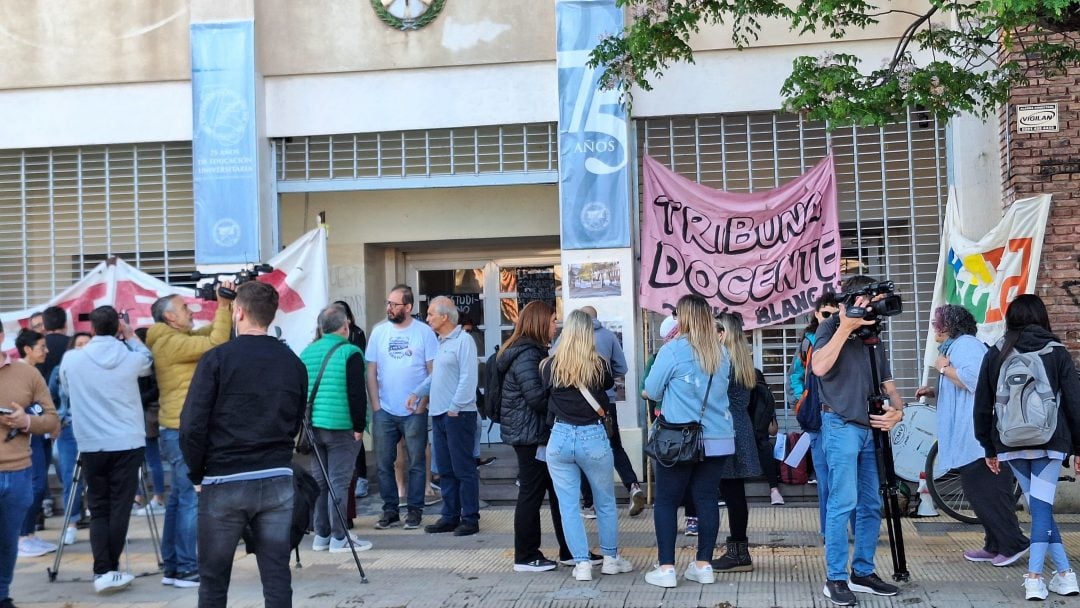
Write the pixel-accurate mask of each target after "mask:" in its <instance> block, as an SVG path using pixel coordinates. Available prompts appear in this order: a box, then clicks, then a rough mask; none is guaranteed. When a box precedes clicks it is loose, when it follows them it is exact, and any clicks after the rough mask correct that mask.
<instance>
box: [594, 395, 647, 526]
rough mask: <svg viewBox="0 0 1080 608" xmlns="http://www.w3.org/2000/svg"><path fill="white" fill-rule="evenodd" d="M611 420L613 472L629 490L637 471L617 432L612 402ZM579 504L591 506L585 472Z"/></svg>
mask: <svg viewBox="0 0 1080 608" xmlns="http://www.w3.org/2000/svg"><path fill="white" fill-rule="evenodd" d="M611 421H612V424H613V426H614V427H615V436H614V437H612V438H611V439H610V441H611V455H612V457H613V458H614V459H615V472H616V473H618V474H619V479H621V480H622V483H623V486H625V487H626V489H627V490H629V489H630V486H632V485H634V484H635V483H638V478H637V473H635V472H634V465H632V464H630V457H629V456H627V455H626V450H624V449H623V445H622V435H620V434H619V411H618V409H616V408H615V404H614V403H613V404H612V405H611ZM581 504H582V505H583V506H585V507H591V506H592V488H591V487H589V481H588V480H587V479H585V473H582V474H581Z"/></svg>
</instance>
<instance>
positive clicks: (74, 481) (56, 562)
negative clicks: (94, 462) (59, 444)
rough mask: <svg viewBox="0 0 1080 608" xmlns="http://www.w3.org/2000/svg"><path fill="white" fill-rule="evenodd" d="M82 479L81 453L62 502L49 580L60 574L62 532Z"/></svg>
mask: <svg viewBox="0 0 1080 608" xmlns="http://www.w3.org/2000/svg"><path fill="white" fill-rule="evenodd" d="M81 480H82V458H81V454H80V455H76V457H75V470H74V471H72V473H71V488H70V489H69V490H68V499H67V502H66V503H65V504H64V524H63V525H62V526H61V527H60V542H58V543H56V557H54V558H53V565H52V568H49V569H48V570H47V572H48V573H49V582H54V581H56V575H58V574H60V559H61V558H62V557H63V556H64V534H65V533H66V532H67V528H68V524H70V523H71V512H72V511H73V510H74V509H75V498H76V497H77V496H78V495H79V494H78V493H79V481H81Z"/></svg>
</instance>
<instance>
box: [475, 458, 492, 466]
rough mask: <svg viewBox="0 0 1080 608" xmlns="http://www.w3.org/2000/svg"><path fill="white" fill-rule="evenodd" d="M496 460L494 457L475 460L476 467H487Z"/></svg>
mask: <svg viewBox="0 0 1080 608" xmlns="http://www.w3.org/2000/svg"><path fill="white" fill-rule="evenodd" d="M496 458H497V457H496V456H488V457H487V458H477V459H476V466H478V467H486V466H487V465H489V464H491V463H493V462H495V459H496Z"/></svg>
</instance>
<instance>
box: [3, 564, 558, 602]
mask: <svg viewBox="0 0 1080 608" xmlns="http://www.w3.org/2000/svg"><path fill="white" fill-rule="evenodd" d="M558 567H559V564H556V563H555V562H553V561H551V560H550V559H547V558H546V557H541V558H540V559H534V560H533V561H531V562H529V563H527V564H514V572H547V571H548V570H554V569H555V568H558ZM0 608H2V607H0Z"/></svg>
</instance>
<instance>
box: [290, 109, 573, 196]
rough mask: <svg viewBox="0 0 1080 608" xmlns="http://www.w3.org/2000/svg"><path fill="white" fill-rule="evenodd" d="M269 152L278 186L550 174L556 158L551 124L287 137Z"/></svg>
mask: <svg viewBox="0 0 1080 608" xmlns="http://www.w3.org/2000/svg"><path fill="white" fill-rule="evenodd" d="M274 152H275V159H276V167H275V171H274V172H275V174H276V176H277V179H278V181H279V182H282V183H285V182H297V181H327V180H354V181H365V180H366V181H371V180H381V181H384V182H385V181H391V180H395V179H399V180H400V179H405V178H431V177H440V176H463V175H475V176H484V175H486V176H491V175H499V174H519V175H520V174H528V173H550V172H554V171H557V169H558V156H559V150H558V131H557V129H556V125H555V124H554V123H534V124H518V125H498V126H483V127H462V128H455V129H432V130H421V131H388V132H385V133H357V134H342V135H320V136H309V137H289V138H284V139H276V140H274Z"/></svg>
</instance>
